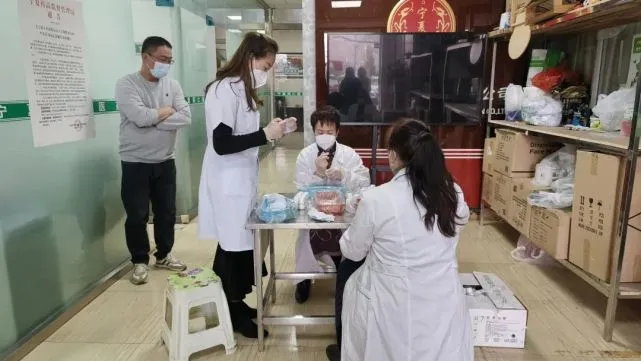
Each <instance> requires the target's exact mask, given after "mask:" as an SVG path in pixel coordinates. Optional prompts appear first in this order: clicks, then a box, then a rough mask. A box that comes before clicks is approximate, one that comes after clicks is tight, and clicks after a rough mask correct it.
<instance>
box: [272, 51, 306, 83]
mask: <svg viewBox="0 0 641 361" xmlns="http://www.w3.org/2000/svg"><path fill="white" fill-rule="evenodd" d="M274 74H275V75H276V78H298V79H302V78H303V54H276V64H274Z"/></svg>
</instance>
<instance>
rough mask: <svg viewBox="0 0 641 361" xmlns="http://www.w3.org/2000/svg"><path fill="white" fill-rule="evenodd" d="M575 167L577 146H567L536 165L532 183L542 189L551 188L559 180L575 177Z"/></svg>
mask: <svg viewBox="0 0 641 361" xmlns="http://www.w3.org/2000/svg"><path fill="white" fill-rule="evenodd" d="M575 165H576V146H574V145H565V146H564V147H563V148H561V149H559V150H557V151H556V152H554V153H552V154H550V155H548V156H547V157H545V158H543V160H541V161H540V162H539V163H538V164H537V165H536V167H535V168H534V179H533V180H532V183H533V184H535V185H537V186H540V187H550V186H551V185H552V182H554V181H555V180H557V179H560V178H566V177H572V176H574V167H575Z"/></svg>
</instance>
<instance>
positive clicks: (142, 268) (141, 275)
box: [131, 263, 149, 285]
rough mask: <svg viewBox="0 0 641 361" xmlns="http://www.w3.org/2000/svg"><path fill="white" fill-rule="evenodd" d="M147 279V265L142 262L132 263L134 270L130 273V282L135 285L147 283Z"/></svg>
mask: <svg viewBox="0 0 641 361" xmlns="http://www.w3.org/2000/svg"><path fill="white" fill-rule="evenodd" d="M147 279H149V266H147V265H146V264H144V263H138V264H135V265H134V272H133V273H132V274H131V283H133V284H135V285H142V284H145V283H147Z"/></svg>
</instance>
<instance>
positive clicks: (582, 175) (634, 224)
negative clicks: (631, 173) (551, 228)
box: [568, 151, 641, 282]
mask: <svg viewBox="0 0 641 361" xmlns="http://www.w3.org/2000/svg"><path fill="white" fill-rule="evenodd" d="M624 165H625V163H624V160H623V158H621V157H617V156H612V155H606V154H602V153H596V152H589V151H579V152H577V159H576V171H575V174H576V176H575V179H576V181H575V184H574V199H573V206H572V226H571V231H570V249H569V254H568V259H569V261H570V262H572V263H573V264H574V265H576V266H578V267H580V268H582V269H583V270H585V271H587V272H588V273H590V274H592V275H594V276H596V277H597V278H599V279H602V280H605V281H609V280H610V273H611V272H610V271H611V268H612V252H613V245H614V239H615V237H616V236H617V234H616V233H617V223H618V218H619V212H620V208H621V207H620V204H621V202H622V199H623V173H624ZM636 170H637V174H636V176H635V178H636V179H641V164H639V163H637V167H636ZM637 185H638V184H636V185H635V187H634V189H633V194H632V200H631V204H630V216H631V217H632V218H631V219H629V221H628V223H629V226H628V229H627V232H628V236H627V241H626V247H625V252H624V258H623V266H622V268H621V282H640V281H641V239H640V236H641V235H640V234H639V233H640V232H638V231H636V230H635V228H640V227H639V226H641V217H640V214H641V192H640V191H639V188H638V187H637Z"/></svg>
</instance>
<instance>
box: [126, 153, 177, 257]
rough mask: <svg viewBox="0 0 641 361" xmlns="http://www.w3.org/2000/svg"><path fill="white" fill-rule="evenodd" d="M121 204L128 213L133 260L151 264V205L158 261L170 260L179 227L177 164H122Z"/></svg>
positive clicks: (127, 227)
mask: <svg viewBox="0 0 641 361" xmlns="http://www.w3.org/2000/svg"><path fill="white" fill-rule="evenodd" d="M121 196H122V203H123V205H124V206H125V212H126V213H127V221H126V222H125V237H126V238H127V248H129V253H130V254H131V261H132V262H133V263H134V264H136V263H145V264H148V263H149V252H150V248H149V236H148V235H147V223H148V222H149V202H151V207H152V210H153V212H154V238H155V241H156V254H155V255H154V256H155V257H156V259H163V258H165V257H167V255H168V254H169V252H171V249H172V248H173V246H174V225H175V224H176V164H175V162H174V160H173V159H172V160H168V161H165V162H163V163H158V164H148V163H128V162H122V188H121Z"/></svg>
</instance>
